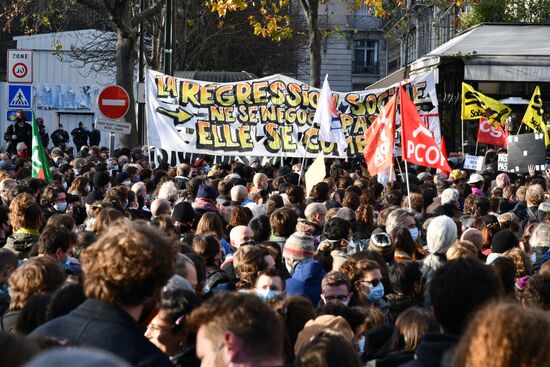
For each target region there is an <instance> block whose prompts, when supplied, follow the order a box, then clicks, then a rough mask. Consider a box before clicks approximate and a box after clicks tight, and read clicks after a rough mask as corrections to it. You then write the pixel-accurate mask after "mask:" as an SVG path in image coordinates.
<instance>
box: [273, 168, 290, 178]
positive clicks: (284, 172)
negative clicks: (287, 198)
mask: <svg viewBox="0 0 550 367" xmlns="http://www.w3.org/2000/svg"><path fill="white" fill-rule="evenodd" d="M291 173H292V169H291V168H290V167H289V166H282V167H281V168H279V169H278V170H277V175H276V177H285V176H288V175H290V174H291Z"/></svg>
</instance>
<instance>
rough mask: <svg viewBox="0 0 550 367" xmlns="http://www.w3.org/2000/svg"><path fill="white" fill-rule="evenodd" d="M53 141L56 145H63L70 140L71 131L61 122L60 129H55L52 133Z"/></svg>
mask: <svg viewBox="0 0 550 367" xmlns="http://www.w3.org/2000/svg"><path fill="white" fill-rule="evenodd" d="M51 138H52V143H53V145H54V146H55V147H61V146H63V149H64V148H65V145H66V144H67V143H68V142H69V133H68V132H67V131H65V130H64V129H63V125H61V124H59V129H57V130H55V131H54V132H53V133H52V135H51Z"/></svg>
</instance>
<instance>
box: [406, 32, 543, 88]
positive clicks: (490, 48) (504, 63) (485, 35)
mask: <svg viewBox="0 0 550 367" xmlns="http://www.w3.org/2000/svg"><path fill="white" fill-rule="evenodd" d="M549 39H550V25H532V24H491V23H487V24H480V25H478V26H476V27H474V28H471V29H469V30H467V31H464V32H463V33H461V34H459V35H457V36H456V37H454V38H453V39H451V40H450V41H448V42H446V43H444V44H442V45H441V46H439V47H437V48H436V49H434V50H433V51H431V52H430V53H428V54H427V55H426V56H424V57H422V58H420V59H418V60H416V61H414V62H413V63H412V64H411V67H410V69H411V74H415V73H418V72H421V71H425V70H427V69H430V68H435V67H436V66H437V64H438V63H440V62H441V61H442V60H443V59H446V58H462V60H463V61H464V79H465V80H487V81H489V80H490V81H512V82H529V81H539V82H548V81H550V42H548V40H549Z"/></svg>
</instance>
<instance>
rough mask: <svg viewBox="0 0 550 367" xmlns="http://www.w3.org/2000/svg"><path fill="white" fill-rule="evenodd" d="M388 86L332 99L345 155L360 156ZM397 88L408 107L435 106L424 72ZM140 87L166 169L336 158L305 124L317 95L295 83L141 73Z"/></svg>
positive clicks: (430, 83) (314, 126) (430, 82)
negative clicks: (243, 160)
mask: <svg viewBox="0 0 550 367" xmlns="http://www.w3.org/2000/svg"><path fill="white" fill-rule="evenodd" d="M396 87H397V85H395V86H393V87H391V88H388V89H376V90H364V91H354V92H348V93H339V92H334V93H332V97H333V99H334V101H335V106H336V111H337V113H338V118H339V119H340V122H341V125H342V128H343V130H344V132H345V136H346V141H347V144H348V146H347V155H348V156H356V155H358V154H361V153H362V152H363V148H364V145H365V131H366V129H367V128H368V126H370V124H371V123H372V121H374V119H375V118H376V116H377V115H378V113H379V111H380V109H381V108H382V107H383V106H384V104H385V103H386V102H387V101H388V100H389V98H390V97H391V96H392V95H393V94H394V93H395V90H396ZM404 87H405V89H406V90H407V92H408V93H409V95H410V96H411V98H412V100H413V101H414V102H415V103H416V104H423V103H428V104H429V103H431V104H432V105H434V106H436V105H437V96H436V93H435V82H434V76H433V73H432V72H430V73H427V74H424V75H421V76H418V77H416V78H414V79H412V80H410V81H409V82H408V83H407V84H405V85H404ZM146 89H147V134H148V140H149V145H151V146H154V147H156V148H157V149H156V151H157V152H158V153H157V154H158V155H160V156H161V159H163V160H168V161H169V162H170V163H171V164H177V163H179V162H180V161H181V158H182V157H183V155H184V154H185V153H196V154H211V155H218V156H226V155H230V156H250V155H254V156H264V157H297V158H302V157H304V156H305V157H309V158H314V157H317V154H318V153H319V152H320V151H322V152H323V154H324V155H325V157H327V158H330V157H338V156H339V153H338V148H337V144H336V143H328V142H324V141H322V140H320V139H319V138H318V131H319V126H318V125H317V124H314V123H313V117H314V115H315V110H316V108H317V103H318V101H319V92H320V90H319V89H317V88H313V87H311V86H309V85H307V84H305V83H302V82H300V81H298V80H295V79H292V78H289V77H286V76H283V75H273V76H270V77H265V78H262V79H254V80H248V81H241V82H235V83H209V82H203V81H197V80H189V79H181V78H175V77H172V76H168V75H165V74H161V73H158V72H155V71H151V70H149V71H148V72H147V79H146ZM434 125H437V127H439V124H434Z"/></svg>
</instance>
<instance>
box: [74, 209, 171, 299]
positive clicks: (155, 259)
mask: <svg viewBox="0 0 550 367" xmlns="http://www.w3.org/2000/svg"><path fill="white" fill-rule="evenodd" d="M115 224H116V225H113V226H111V227H110V228H109V229H108V230H107V231H106V232H105V233H104V234H103V235H101V236H100V237H99V238H98V240H97V241H96V242H94V244H93V245H91V246H90V247H88V248H86V249H85V250H83V251H82V254H81V255H80V260H81V262H82V272H83V274H84V293H85V294H86V297H88V298H93V299H98V300H101V301H105V302H109V303H111V304H115V305H125V306H136V305H139V304H140V303H142V302H143V301H144V300H145V299H146V298H148V297H152V296H153V295H154V294H155V292H157V291H158V290H159V289H160V288H161V287H162V286H164V285H165V284H166V282H167V281H168V279H169V278H170V277H171V276H172V275H174V272H175V259H176V251H177V249H176V246H175V243H174V241H173V240H171V239H170V238H169V237H166V236H164V235H163V234H162V233H161V232H160V231H159V230H157V229H155V228H153V227H152V226H150V225H148V224H147V222H145V221H141V220H137V221H134V222H129V221H118V222H116V223H115Z"/></svg>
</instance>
